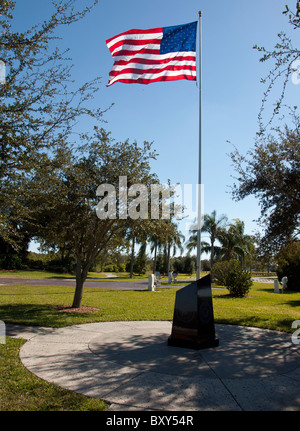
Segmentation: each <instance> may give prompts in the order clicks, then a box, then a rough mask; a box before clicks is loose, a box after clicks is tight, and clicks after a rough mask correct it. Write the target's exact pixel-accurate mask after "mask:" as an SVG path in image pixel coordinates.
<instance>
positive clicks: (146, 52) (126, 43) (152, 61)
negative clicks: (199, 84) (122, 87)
mask: <svg viewBox="0 0 300 431" xmlns="http://www.w3.org/2000/svg"><path fill="white" fill-rule="evenodd" d="M191 24H192V26H193V27H192V26H191ZM191 24H186V25H183V26H176V27H166V28H155V29H149V30H136V29H133V30H128V31H127V32H124V33H121V34H119V35H117V36H115V37H112V38H110V39H107V41H106V43H107V46H108V48H109V50H110V52H111V54H112V56H113V57H114V59H115V63H114V65H113V68H112V70H111V72H110V74H109V82H108V84H107V86H110V85H112V84H114V83H115V82H117V81H119V82H125V83H134V82H136V83H141V84H149V83H151V82H158V81H171V80H172V81H173V80H176V79H189V80H196V52H195V51H190V50H187V48H190V49H191V48H192V49H195V45H194V44H191V40H192V42H193V37H194V33H195V23H191ZM193 29H194V30H193ZM173 32H174V33H173ZM164 35H165V36H166V37H165V39H164ZM162 41H164V43H163V53H161V49H162ZM173 51H174V52H173Z"/></svg>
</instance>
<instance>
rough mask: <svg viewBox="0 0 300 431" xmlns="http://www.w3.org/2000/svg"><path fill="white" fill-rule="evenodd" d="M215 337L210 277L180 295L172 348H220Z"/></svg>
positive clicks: (202, 279) (181, 290)
mask: <svg viewBox="0 0 300 431" xmlns="http://www.w3.org/2000/svg"><path fill="white" fill-rule="evenodd" d="M218 345H219V340H218V338H216V334H215V324H214V313H213V303H212V293H211V280H210V275H206V276H205V277H202V278H200V279H199V280H197V281H195V282H193V283H191V284H189V285H188V286H186V287H183V288H182V289H179V290H178V291H177V292H176V297H175V307H174V315H173V325H172V332H171V335H170V337H169V338H168V346H174V347H186V348H191V349H195V350H199V349H207V348H210V347H218Z"/></svg>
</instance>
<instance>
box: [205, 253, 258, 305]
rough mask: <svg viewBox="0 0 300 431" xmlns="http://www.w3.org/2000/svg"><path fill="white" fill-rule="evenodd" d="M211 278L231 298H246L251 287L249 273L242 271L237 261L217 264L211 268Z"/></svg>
mask: <svg viewBox="0 0 300 431" xmlns="http://www.w3.org/2000/svg"><path fill="white" fill-rule="evenodd" d="M212 278H213V279H214V280H216V281H217V282H219V283H220V284H221V285H222V286H225V287H227V289H228V290H229V293H230V294H231V295H232V296H236V297H243V296H246V295H247V294H248V292H249V290H250V287H251V286H252V284H253V283H252V280H251V272H249V271H243V269H242V267H241V264H240V263H239V261H238V260H235V259H232V260H229V261H226V262H218V263H216V264H215V265H214V266H213V270H212Z"/></svg>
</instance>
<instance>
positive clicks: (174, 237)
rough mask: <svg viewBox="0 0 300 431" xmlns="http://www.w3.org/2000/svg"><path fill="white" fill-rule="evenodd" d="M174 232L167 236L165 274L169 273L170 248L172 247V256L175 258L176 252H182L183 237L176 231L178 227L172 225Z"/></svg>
mask: <svg viewBox="0 0 300 431" xmlns="http://www.w3.org/2000/svg"><path fill="white" fill-rule="evenodd" d="M173 228H174V231H173V232H172V233H171V234H170V235H169V236H168V240H167V253H168V268H167V274H169V272H170V260H171V248H172V246H173V256H175V253H176V250H177V249H179V250H180V253H182V252H183V243H184V241H185V236H184V235H183V234H182V233H181V232H179V231H178V227H177V226H176V225H175V224H173Z"/></svg>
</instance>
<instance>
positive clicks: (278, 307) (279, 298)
mask: <svg viewBox="0 0 300 431" xmlns="http://www.w3.org/2000/svg"><path fill="white" fill-rule="evenodd" d="M176 290H177V289H176V288H167V287H164V286H161V288H159V289H158V291H157V292H150V291H148V290H144V291H134V290H113V289H111V290H110V289H99V288H85V289H84V294H83V301H82V305H83V306H89V307H95V308H97V309H98V311H95V312H93V313H81V314H77V313H64V312H61V311H59V310H57V308H56V307H57V306H70V305H71V303H72V300H73V295H74V287H63V286H62V287H59V286H30V285H24V284H23V285H22V284H14V285H6V286H0V320H3V321H4V322H10V323H15V324H23V325H33V326H48V327H54V328H59V327H64V326H70V325H75V324H82V323H90V322H104V321H122V320H172V318H173V310H174V301H175V294H176ZM213 300H214V315H215V321H216V322H217V323H227V324H235V325H244V326H256V327H260V328H267V329H274V330H279V331H285V332H293V331H292V329H291V324H292V322H293V321H294V320H297V319H299V314H300V292H291V291H288V292H285V293H284V294H275V293H274V291H273V285H272V284H267V283H254V286H253V287H252V289H251V290H250V293H249V297H246V298H232V297H231V296H229V295H228V291H227V290H226V289H213Z"/></svg>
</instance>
